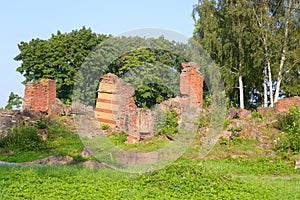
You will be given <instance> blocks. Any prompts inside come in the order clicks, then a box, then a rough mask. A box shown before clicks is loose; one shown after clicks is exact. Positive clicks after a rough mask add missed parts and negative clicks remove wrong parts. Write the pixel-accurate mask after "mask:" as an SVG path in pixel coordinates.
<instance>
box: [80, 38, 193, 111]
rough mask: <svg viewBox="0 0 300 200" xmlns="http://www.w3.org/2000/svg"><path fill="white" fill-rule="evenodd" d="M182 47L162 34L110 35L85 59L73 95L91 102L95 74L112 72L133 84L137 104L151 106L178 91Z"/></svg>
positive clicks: (97, 80)
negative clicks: (144, 36) (148, 35)
mask: <svg viewBox="0 0 300 200" xmlns="http://www.w3.org/2000/svg"><path fill="white" fill-rule="evenodd" d="M185 49H186V45H183V44H182V43H177V42H174V41H168V40H166V39H165V38H164V37H159V38H147V39H146V38H141V37H120V38H119V37H112V38H110V39H108V40H106V41H105V42H103V43H101V44H100V45H99V46H98V47H97V48H96V49H95V50H94V51H93V53H92V54H90V55H89V56H88V57H87V58H86V60H85V62H84V64H83V65H82V67H81V70H80V72H79V73H78V77H79V79H78V81H77V82H76V87H75V89H74V93H75V95H74V97H75V98H77V97H78V99H76V101H80V102H82V103H87V104H89V105H91V106H93V105H95V99H96V93H95V91H96V90H97V88H98V84H99V77H101V76H103V75H104V74H106V73H114V74H116V75H117V76H119V77H120V78H122V79H123V80H124V81H126V82H128V83H131V84H132V85H133V86H134V87H135V89H136V91H135V101H136V104H137V105H138V106H139V107H151V106H153V105H154V104H156V103H160V102H161V101H163V100H166V99H168V98H171V97H173V96H174V95H175V94H178V93H179V73H180V72H181V63H182V62H185V61H187V60H186V59H185V58H184V57H183V56H182V53H181V52H184V51H185ZM180 55H181V56H180ZM176 73H177V76H176ZM170 80H172V81H170ZM167 81H169V82H167ZM175 85H176V86H175ZM176 88H177V89H176ZM175 96H176V95H175Z"/></svg>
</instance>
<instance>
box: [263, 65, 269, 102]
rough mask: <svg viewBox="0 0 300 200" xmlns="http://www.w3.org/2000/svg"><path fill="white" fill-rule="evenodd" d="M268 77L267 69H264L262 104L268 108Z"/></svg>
mask: <svg viewBox="0 0 300 200" xmlns="http://www.w3.org/2000/svg"><path fill="white" fill-rule="evenodd" d="M267 82H268V75H267V68H265V69H264V83H263V84H264V104H263V107H265V108H266V107H268V86H267Z"/></svg>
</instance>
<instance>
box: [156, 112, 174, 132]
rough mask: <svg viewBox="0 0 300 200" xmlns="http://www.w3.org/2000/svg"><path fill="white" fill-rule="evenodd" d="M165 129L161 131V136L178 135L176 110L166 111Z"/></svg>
mask: <svg viewBox="0 0 300 200" xmlns="http://www.w3.org/2000/svg"><path fill="white" fill-rule="evenodd" d="M165 117H166V118H165V120H166V121H165V124H164V127H163V128H162V129H161V130H160V132H159V134H160V135H174V134H176V133H178V115H177V113H176V111H175V110H169V109H167V110H166V115H165Z"/></svg>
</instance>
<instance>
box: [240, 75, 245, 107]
mask: <svg viewBox="0 0 300 200" xmlns="http://www.w3.org/2000/svg"><path fill="white" fill-rule="evenodd" d="M239 90H240V108H241V109H244V108H245V105H244V84H243V77H242V75H240V76H239Z"/></svg>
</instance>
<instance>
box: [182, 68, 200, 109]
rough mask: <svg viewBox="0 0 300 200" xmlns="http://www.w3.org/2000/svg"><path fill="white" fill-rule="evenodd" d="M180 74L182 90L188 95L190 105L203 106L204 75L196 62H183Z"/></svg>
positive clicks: (185, 95) (183, 93)
mask: <svg viewBox="0 0 300 200" xmlns="http://www.w3.org/2000/svg"><path fill="white" fill-rule="evenodd" d="M182 68H183V69H182V72H181V74H180V92H181V94H182V95H183V97H187V98H188V99H187V103H188V104H189V106H192V107H193V106H197V107H198V108H202V106H203V76H202V74H201V73H200V72H199V70H198V67H197V64H196V63H194V62H188V63H182Z"/></svg>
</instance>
